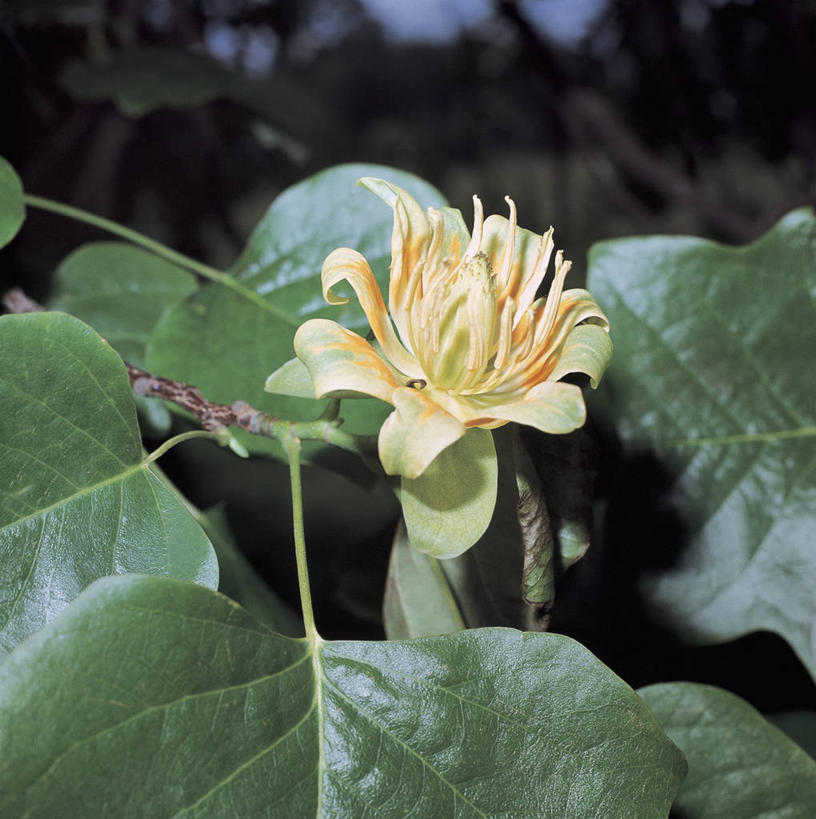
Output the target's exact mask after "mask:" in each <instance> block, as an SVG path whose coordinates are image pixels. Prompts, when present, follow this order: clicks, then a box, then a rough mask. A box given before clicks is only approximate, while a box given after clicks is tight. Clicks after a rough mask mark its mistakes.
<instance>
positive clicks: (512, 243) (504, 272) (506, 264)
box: [498, 196, 518, 297]
mask: <svg viewBox="0 0 816 819" xmlns="http://www.w3.org/2000/svg"><path fill="white" fill-rule="evenodd" d="M504 201H505V202H507V204H508V205H509V206H510V219H509V220H508V226H507V239H506V240H505V242H504V252H503V253H502V260H501V266H500V268H499V275H498V279H499V295H500V297H501V296H503V295H504V294H505V292H507V291H510V292H512V289H513V287H514V286H515V281H512V282H511V281H510V276H511V274H512V272H513V261H514V260H515V256H516V227H517V225H518V222H517V219H516V203H515V202H514V201H513V200H512V199H511V198H510V197H509V196H505V197H504ZM516 273H518V268H516Z"/></svg>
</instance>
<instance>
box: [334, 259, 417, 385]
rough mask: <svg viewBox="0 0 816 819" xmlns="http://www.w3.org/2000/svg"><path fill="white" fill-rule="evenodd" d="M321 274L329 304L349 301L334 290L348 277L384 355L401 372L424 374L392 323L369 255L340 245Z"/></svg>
mask: <svg viewBox="0 0 816 819" xmlns="http://www.w3.org/2000/svg"><path fill="white" fill-rule="evenodd" d="M320 278H321V281H322V283H323V298H324V299H326V301H327V302H328V303H329V304H345V303H346V302H347V301H348V299H345V298H342V297H341V296H336V295H335V294H334V293H333V292H332V287H334V285H336V284H338V283H339V282H341V281H347V282H348V283H349V284H350V285H351V286H352V288H353V289H354V292H355V293H356V294H357V299H358V300H359V302H360V307H362V308H363V312H364V313H365V314H366V318H367V319H368V323H369V325H370V327H371V332H373V333H374V335H375V336H376V338H377V341H378V342H379V343H380V346H381V347H382V350H383V353H384V355H385V356H386V357H387V358H388V360H389V361H390V362H391V363H392V364H393V365H394V366H395V367H396V368H397V369H398V370H400V372H404V373H406V374H407V375H409V376H411V377H413V378H419V377H421V376H422V372H421V370H420V369H419V365H418V364H417V362H416V360H415V359H414V357H413V356H412V355H411V354H410V353H409V352H408V351H407V350H406V349H405V347H403V346H402V343H401V342H400V340H399V338H398V337H397V334H396V332H395V331H394V328H393V326H392V325H391V319H390V317H389V315H388V312H387V311H386V309H385V302H384V301H383V297H382V293H380V287H379V285H378V284H377V280H376V279H375V278H374V273H373V272H372V270H371V266H370V265H369V263H368V262H367V261H366V259H365V256H363V255H362V254H361V253H358V252H357V251H356V250H351V249H350V248H347V247H339V248H337V250H333V251H332V252H331V253H329V255H328V256H327V257H326V261H324V262H323V269H322V270H321V272H320Z"/></svg>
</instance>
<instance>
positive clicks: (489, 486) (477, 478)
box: [397, 427, 498, 557]
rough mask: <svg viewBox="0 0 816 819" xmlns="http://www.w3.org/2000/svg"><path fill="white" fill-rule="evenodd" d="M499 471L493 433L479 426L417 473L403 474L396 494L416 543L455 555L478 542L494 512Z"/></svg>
mask: <svg viewBox="0 0 816 819" xmlns="http://www.w3.org/2000/svg"><path fill="white" fill-rule="evenodd" d="M497 475H498V465H497V462H496V448H495V447H494V445H493V436H492V435H491V433H490V431H489V430H486V429H479V428H478V427H474V428H473V429H469V430H468V431H467V432H466V433H465V435H464V437H463V438H460V439H459V440H458V441H455V442H454V443H452V444H451V445H450V446H449V447H447V448H446V449H443V450H442V452H440V453H439V455H437V456H436V458H435V459H434V460H433V462H432V463H431V465H430V466H429V467H428V468H427V469H426V470H425V471H424V472H423V473H422V475H420V476H419V477H418V478H413V479H409V478H402V479H401V481H400V486H399V490H398V493H397V496H398V497H399V500H400V503H401V504H402V514H403V517H404V518H405V526H406V528H407V530H408V538H409V539H410V541H411V543H412V544H413V545H414V548H416V549H419V551H420V552H427V553H428V554H429V555H432V556H433V557H456V555H460V554H462V552H464V551H466V550H467V549H469V548H470V547H471V546H473V544H474V543H475V542H476V541H477V540H478V539H479V538H480V537H481V536H482V534H483V533H484V531H485V529H487V526H488V524H489V523H490V519H491V518H492V517H493V509H494V508H495V506H496V488H497Z"/></svg>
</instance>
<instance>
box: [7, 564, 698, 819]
mask: <svg viewBox="0 0 816 819" xmlns="http://www.w3.org/2000/svg"><path fill="white" fill-rule="evenodd" d="M55 669H59V671H58V673H55ZM0 758H2V760H3V765H2V766H0V814H2V815H4V816H20V815H22V814H25V815H26V816H30V817H38V816H53V815H55V814H57V813H58V814H59V815H62V816H98V815H101V814H102V813H104V814H106V815H110V816H121V817H128V816H146V815H149V816H151V817H162V816H178V815H181V814H183V815H186V816H199V817H204V816H288V817H292V819H298V817H314V816H321V817H331V819H343V818H344V817H349V819H358V817H362V816H401V815H404V814H408V813H410V814H411V815H412V816H415V817H418V819H419V817H428V818H429V819H437V817H440V816H458V817H485V816H518V817H533V816H535V817H540V816H545V817H554V818H555V817H557V819H562V817H565V816H570V817H580V816H604V817H630V816H654V817H659V816H666V814H667V813H668V810H669V805H670V804H671V801H672V799H673V798H674V795H675V793H676V792H677V789H678V787H679V784H680V781H681V780H682V777H683V774H684V770H685V760H684V759H683V756H682V754H681V753H680V752H679V751H678V750H677V749H676V748H675V747H674V746H673V745H672V744H671V743H670V742H669V741H668V740H667V739H666V737H665V735H664V734H663V732H662V730H661V729H660V727H659V726H658V724H657V722H656V721H655V719H654V717H653V716H652V715H651V713H650V712H649V710H648V709H647V708H646V707H645V705H644V704H643V702H642V701H641V700H640V699H639V698H638V697H637V696H636V695H635V693H634V692H633V691H632V690H631V689H630V688H628V686H626V685H625V684H624V683H623V682H622V681H621V680H620V679H619V678H617V677H616V676H615V675H614V674H612V673H611V672H610V671H609V670H608V669H607V668H606V667H605V666H603V665H602V664H601V663H600V662H598V661H597V660H596V659H595V658H594V657H593V656H592V655H591V654H590V653H589V652H588V651H587V650H586V649H584V648H582V647H581V646H580V645H578V644H577V643H575V642H573V641H572V640H570V639H568V638H566V637H559V636H555V635H550V634H522V633H520V632H517V631H512V630H504V629H485V630H475V631H465V632H459V633H457V634H455V635H451V636H447V637H439V638H425V639H422V640H412V641H407V642H402V643H400V642H394V643H387V642H386V643H366V642H322V641H319V640H318V641H317V642H316V644H315V645H314V646H312V645H310V643H309V642H308V641H307V640H305V639H301V640H296V639H291V638H286V637H281V636H280V635H276V634H273V633H271V632H269V631H267V630H266V629H265V628H263V627H262V626H260V625H259V624H257V623H256V622H255V621H253V620H252V619H251V618H250V617H249V616H248V615H247V614H246V613H245V612H244V611H243V610H242V609H240V608H239V607H238V606H236V605H235V604H234V603H232V602H231V601H230V600H228V599H227V598H225V597H223V596H221V595H218V594H216V593H214V592H211V591H208V590H206V589H203V588H200V587H197V586H194V585H192V584H185V583H180V582H178V581H174V580H169V579H166V578H155V577H147V578H141V577H126V578H108V579H105V580H102V581H99V582H98V583H97V584H95V585H94V586H93V587H92V588H91V589H89V590H88V591H87V592H86V593H85V594H84V595H82V596H81V597H80V598H79V599H78V600H77V601H75V603H74V604H73V605H72V606H71V607H70V608H69V609H68V610H67V611H65V612H64V613H63V615H62V616H61V617H59V618H58V619H57V620H56V621H54V622H53V623H51V624H50V625H49V626H48V627H47V628H45V629H44V630H43V631H41V632H40V633H39V634H37V635H35V636H34V637H32V638H31V639H30V640H29V641H27V642H26V643H25V644H24V645H22V646H20V648H19V649H18V650H17V651H16V652H15V653H14V654H13V655H12V657H10V658H9V660H7V662H6V663H5V664H4V665H3V666H2V667H0Z"/></svg>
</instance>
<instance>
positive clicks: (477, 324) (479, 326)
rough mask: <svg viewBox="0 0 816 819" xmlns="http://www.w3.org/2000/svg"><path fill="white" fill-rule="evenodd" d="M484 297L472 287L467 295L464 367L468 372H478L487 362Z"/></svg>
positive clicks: (477, 289)
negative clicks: (466, 352) (467, 338)
mask: <svg viewBox="0 0 816 819" xmlns="http://www.w3.org/2000/svg"><path fill="white" fill-rule="evenodd" d="M483 308H484V296H483V294H482V293H481V292H480V288H478V287H473V288H472V289H471V290H470V292H469V293H468V299H467V313H468V334H469V338H470V344H469V345H468V354H467V360H466V361H465V367H467V368H468V369H469V370H480V369H481V368H482V367H484V365H485V361H486V360H487V350H486V349H485V347H486V345H485V337H484V334H485V328H484V321H485V316H484V309H483Z"/></svg>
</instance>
